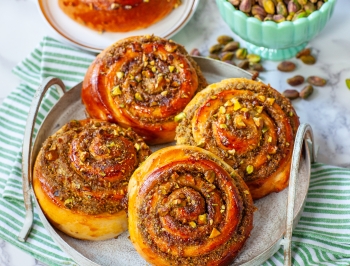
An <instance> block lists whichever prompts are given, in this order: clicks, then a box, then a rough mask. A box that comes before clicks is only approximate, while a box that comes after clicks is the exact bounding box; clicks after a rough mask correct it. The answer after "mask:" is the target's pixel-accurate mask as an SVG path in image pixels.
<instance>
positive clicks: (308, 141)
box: [282, 124, 316, 266]
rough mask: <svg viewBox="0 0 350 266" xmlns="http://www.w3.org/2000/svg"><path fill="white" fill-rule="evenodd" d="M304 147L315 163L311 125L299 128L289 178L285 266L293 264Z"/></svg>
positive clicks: (283, 241) (284, 240)
mask: <svg viewBox="0 0 350 266" xmlns="http://www.w3.org/2000/svg"><path fill="white" fill-rule="evenodd" d="M303 145H308V148H309V150H310V162H311V163H314V162H315V159H316V158H315V156H316V154H315V143H314V137H313V132H312V128H311V126H310V125H309V124H301V125H300V126H299V128H298V131H297V134H296V137H295V143H294V149H293V154H292V163H291V172H290V178H289V191H288V203H287V220H286V233H285V235H284V238H283V240H282V245H283V246H284V266H289V265H291V262H292V254H291V253H292V232H293V217H294V203H295V191H296V184H297V178H298V172H299V163H300V156H301V152H302V148H303Z"/></svg>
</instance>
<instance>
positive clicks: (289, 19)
mask: <svg viewBox="0 0 350 266" xmlns="http://www.w3.org/2000/svg"><path fill="white" fill-rule="evenodd" d="M293 16H294V13H293V12H292V13H289V15H288V16H287V17H286V20H287V21H292V19H293Z"/></svg>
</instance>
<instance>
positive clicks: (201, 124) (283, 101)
mask: <svg viewBox="0 0 350 266" xmlns="http://www.w3.org/2000/svg"><path fill="white" fill-rule="evenodd" d="M183 117H185V118H184V119H183V120H182V121H181V123H180V124H179V126H178V128H177V134H176V140H177V143H178V144H190V145H195V146H199V147H203V148H204V149H207V150H209V151H211V152H213V153H214V154H216V155H218V156H219V157H220V158H222V159H223V160H225V161H226V162H227V163H228V164H229V165H230V166H232V167H233V168H234V169H236V170H237V171H238V172H239V173H240V175H242V176H243V179H244V180H245V182H246V183H247V185H248V187H249V189H250V192H251V194H252V196H253V199H259V198H262V197H264V196H266V195H268V194H270V193H272V192H278V191H281V190H283V189H284V188H286V187H287V186H288V181H289V173H290V164H291V157H292V151H293V145H294V137H295V134H296V131H297V128H298V126H299V118H298V116H297V114H296V113H295V110H294V109H293V107H292V105H291V103H290V101H289V100H288V99H287V98H285V97H284V96H282V95H281V94H280V93H279V92H278V91H276V90H275V89H273V88H272V87H270V85H265V84H263V83H262V82H259V81H253V80H248V79H243V78H234V79H227V80H223V81H221V82H218V83H215V84H211V85H210V86H208V87H207V88H206V89H205V90H203V91H201V92H200V93H199V94H197V95H196V97H195V98H194V99H193V100H192V101H191V102H190V103H189V105H188V106H187V107H186V109H185V110H184V114H183Z"/></svg>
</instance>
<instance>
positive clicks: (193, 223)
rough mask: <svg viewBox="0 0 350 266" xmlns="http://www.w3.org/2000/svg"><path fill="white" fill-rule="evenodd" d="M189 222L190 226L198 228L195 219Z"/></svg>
mask: <svg viewBox="0 0 350 266" xmlns="http://www.w3.org/2000/svg"><path fill="white" fill-rule="evenodd" d="M188 224H189V226H191V227H192V228H196V227H197V224H196V223H195V222H193V221H191V222H189V223H188Z"/></svg>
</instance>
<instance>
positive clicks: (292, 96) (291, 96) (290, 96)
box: [282, 90, 299, 100]
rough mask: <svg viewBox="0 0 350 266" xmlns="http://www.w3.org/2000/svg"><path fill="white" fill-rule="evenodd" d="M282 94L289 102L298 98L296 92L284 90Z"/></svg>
mask: <svg viewBox="0 0 350 266" xmlns="http://www.w3.org/2000/svg"><path fill="white" fill-rule="evenodd" d="M282 94H283V96H284V97H286V98H288V99H290V100H294V99H297V98H299V92H298V91H297V90H285V91H284V92H283V93H282Z"/></svg>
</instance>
